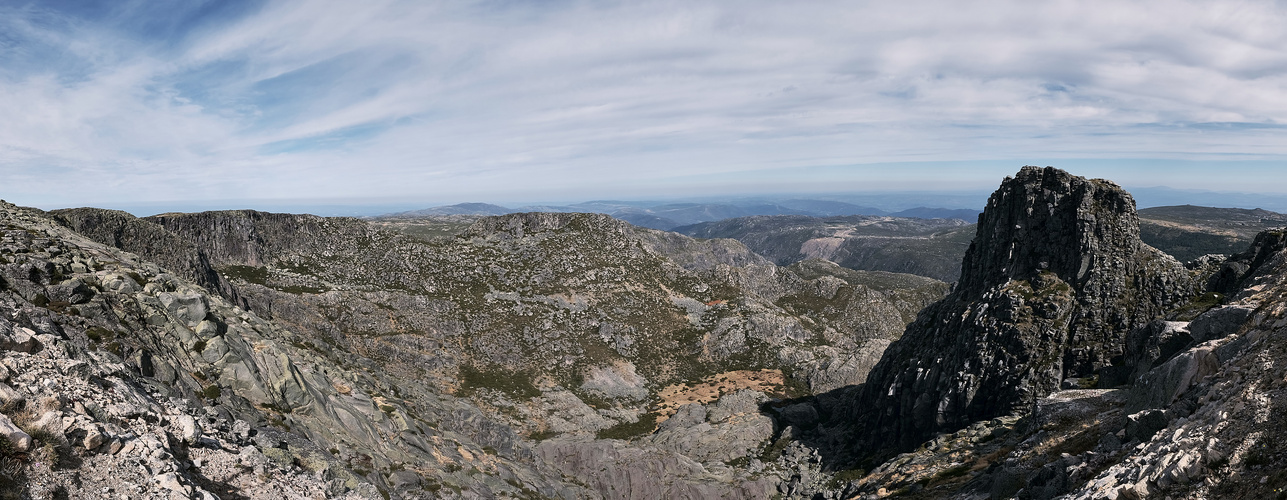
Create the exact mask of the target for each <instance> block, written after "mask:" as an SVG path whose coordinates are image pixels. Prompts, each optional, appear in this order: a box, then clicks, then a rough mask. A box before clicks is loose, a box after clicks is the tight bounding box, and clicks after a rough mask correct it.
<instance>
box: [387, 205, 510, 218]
mask: <svg viewBox="0 0 1287 500" xmlns="http://www.w3.org/2000/svg"><path fill="white" fill-rule="evenodd" d="M515 211H516V210H514V209H512V208H506V207H502V206H500V205H492V204H490V203H458V204H455V205H445V206H441V207H433V208H426V209H422V210H411V211H408V212H398V213H395V214H388V215H387V216H385V217H414V216H420V215H505V214H512V213H514V212H515Z"/></svg>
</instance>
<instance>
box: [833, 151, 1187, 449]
mask: <svg viewBox="0 0 1287 500" xmlns="http://www.w3.org/2000/svg"><path fill="white" fill-rule="evenodd" d="M1196 286H1198V284H1196V283H1195V279H1194V278H1193V277H1192V276H1191V275H1190V272H1189V271H1188V270H1186V269H1185V268H1184V267H1183V266H1182V265H1180V263H1179V262H1177V261H1175V259H1173V258H1171V257H1169V256H1167V255H1165V254H1163V253H1161V252H1159V251H1157V250H1155V249H1153V248H1151V247H1149V246H1147V245H1144V244H1143V243H1141V242H1140V240H1139V229H1138V219H1137V218H1136V215H1135V210H1134V201H1133V200H1132V199H1131V197H1130V195H1129V194H1127V193H1126V192H1125V191H1123V190H1122V189H1121V188H1120V187H1118V186H1117V185H1115V184H1113V183H1111V182H1108V181H1104V180H1098V179H1084V178H1081V177H1076V176H1073V175H1071V174H1068V173H1067V172H1063V171H1061V170H1057V169H1054V168H1036V167H1024V168H1023V169H1022V170H1020V171H1019V173H1018V174H1017V175H1016V176H1015V177H1014V178H1007V179H1006V180H1005V181H1004V182H1002V184H1001V187H1000V188H999V189H998V190H997V191H996V192H995V193H994V194H993V195H992V197H991V198H990V199H989V200H988V205H987V208H986V209H985V210H984V213H983V215H981V216H980V217H979V225H978V234H977V235H976V236H975V238H974V242H973V243H972V244H971V245H970V248H969V250H968V251H967V252H966V255H965V260H964V263H963V265H962V271H961V277H960V280H959V281H958V283H957V287H956V289H955V290H954V291H953V292H952V293H951V294H950V295H948V296H947V297H946V298H944V299H943V300H942V301H940V302H938V303H936V304H934V305H932V306H930V307H928V308H926V309H925V310H924V311H922V312H921V314H920V316H919V317H918V318H917V320H916V321H915V322H914V323H913V324H912V325H910V326H909V327H908V329H907V332H906V333H905V334H904V335H903V337H902V338H900V339H899V340H898V341H896V342H894V344H893V345H891V346H890V348H889V349H888V350H886V352H885V354H884V357H883V358H882V359H881V361H880V363H879V364H877V365H876V367H875V368H874V369H873V370H872V372H871V373H870V375H869V376H868V380H867V383H866V384H865V386H864V387H863V389H862V392H861V395H860V396H859V397H858V399H857V401H856V402H855V403H854V404H853V409H852V410H841V411H840V412H839V413H838V414H837V415H836V417H834V418H835V421H836V424H835V425H836V426H838V427H843V426H853V427H855V428H856V429H857V431H856V432H857V437H856V440H855V443H854V444H853V446H854V448H855V449H856V450H859V451H858V454H859V455H867V456H876V457H887V456H889V454H890V453H891V452H900V451H906V450H908V449H911V448H913V447H915V446H917V445H919V444H920V443H922V442H924V441H926V440H927V439H929V438H931V437H933V436H934V435H935V434H936V433H940V432H950V431H955V430H957V429H961V428H963V427H965V426H967V425H969V424H971V423H973V422H978V421H984V420H988V419H991V418H995V417H999V416H1002V415H1006V414H1009V413H1011V412H1012V411H1014V410H1016V409H1020V408H1025V407H1030V406H1031V405H1032V404H1033V403H1034V402H1035V401H1036V400H1037V399H1038V398H1040V397H1042V396H1045V395H1047V394H1049V393H1051V392H1054V391H1055V390H1057V389H1058V388H1059V387H1060V384H1061V383H1062V382H1063V381H1064V380H1066V379H1075V378H1082V377H1091V376H1094V375H1095V373H1096V370H1098V369H1101V368H1104V367H1107V366H1110V365H1111V364H1112V359H1113V358H1114V357H1117V356H1121V355H1122V354H1123V350H1124V345H1125V342H1124V340H1125V337H1126V334H1127V332H1129V331H1130V330H1131V329H1132V328H1134V327H1137V326H1139V325H1142V324H1145V323H1147V322H1149V321H1151V320H1153V319H1155V318H1158V317H1160V316H1162V315H1163V314H1164V313H1166V312H1167V311H1168V309H1169V308H1172V307H1175V306H1177V305H1179V304H1181V303H1183V302H1184V301H1186V300H1187V299H1188V298H1190V297H1192V296H1193V295H1195V292H1196V291H1197V289H1196ZM824 432H825V431H824Z"/></svg>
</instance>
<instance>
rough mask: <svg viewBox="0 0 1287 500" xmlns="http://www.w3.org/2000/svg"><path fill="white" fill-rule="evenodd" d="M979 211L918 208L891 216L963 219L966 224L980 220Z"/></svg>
mask: <svg viewBox="0 0 1287 500" xmlns="http://www.w3.org/2000/svg"><path fill="white" fill-rule="evenodd" d="M980 213H982V212H980V211H979V210H973V209H969V208H930V207H916V208H910V209H907V210H903V211H901V212H894V213H892V214H889V215H891V216H893V217H914V218H917V219H961V220H963V221H965V222H974V221H976V220H978V218H979V214H980Z"/></svg>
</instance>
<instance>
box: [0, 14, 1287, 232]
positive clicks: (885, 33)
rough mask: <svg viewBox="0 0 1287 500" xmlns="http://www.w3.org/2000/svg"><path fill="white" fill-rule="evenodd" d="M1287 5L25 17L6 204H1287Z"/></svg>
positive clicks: (1, 88) (4, 93)
mask: <svg viewBox="0 0 1287 500" xmlns="http://www.w3.org/2000/svg"><path fill="white" fill-rule="evenodd" d="M1283 26H1287V3H1284V2H1281V1H1278V2H1275V1H1249V2H1225V1H1195V2H1183V1H1139V2H1123V1H1105V2H1084V1H1050V2H1030V1H1017V2H1000V1H979V2H956V1H909V2H854V1H836V2H828V1H803V2H780V1H756V0H747V1H738V2H703V1H693V0H688V1H673V2H672V1H658V2H652V1H628V2H626V1H623V2H609V1H604V2H578V1H561V0H553V1H527V2H520V1H479V2H469V1H451V2H430V1H367V2H341V1H335V2H321V1H281V2H278V1H267V2H259V1H251V2H237V1H231V2H230V1H218V2H205V3H202V2H196V1H182V2H173V1H166V2H162V1H152V2H143V1H134V2H131V1H114V2H50V1H40V2H30V3H24V2H15V1H12V0H7V1H3V2H0V117H3V119H0V197H3V198H5V199H7V200H9V201H11V202H17V203H22V204H28V205H34V206H39V207H43V208H57V207H63V206H80V205H87V204H92V205H98V206H113V205H124V204H131V203H133V204H138V203H157V204H162V205H164V204H165V203H197V204H200V203H207V204H212V206H217V205H218V204H219V203H222V201H220V200H239V201H238V202H237V203H239V204H240V205H246V206H249V205H248V204H249V203H250V202H253V201H255V200H259V201H264V202H268V201H274V202H284V201H290V200H359V201H361V200H367V201H371V202H375V201H380V202H387V201H390V200H410V201H412V202H420V201H423V202H424V203H426V204H429V203H454V202H461V201H475V200H478V201H490V202H499V203H504V202H524V201H537V200H578V199H579V200H586V199H596V198H645V197H654V198H655V197H663V196H697V195H712V194H743V193H763V192H778V191H784V190H789V191H796V192H810V191H828V192H836V191H847V190H852V191H872V190H899V189H918V190H924V189H930V190H933V189H943V190H989V189H991V188H993V187H995V186H996V185H997V183H998V182H999V181H1000V179H1001V178H1002V177H1003V176H1005V175H1009V174H1013V173H1014V172H1015V171H1017V170H1018V168H1019V166H1021V165H1025V164H1036V165H1054V166H1060V167H1064V168H1067V169H1069V170H1071V171H1073V172H1074V173H1077V174H1081V175H1087V176H1095V177H1106V178H1109V179H1113V180H1115V181H1117V182H1118V183H1120V184H1123V185H1126V186H1128V187H1129V186H1140V187H1144V186H1170V187H1174V188H1180V189H1207V190H1217V191H1240V192H1260V193H1264V192H1275V193H1281V192H1287V182H1284V181H1285V180H1287V179H1285V176H1287V174H1284V172H1287V168H1285V167H1287V30H1284V29H1283V28H1282V27H1283Z"/></svg>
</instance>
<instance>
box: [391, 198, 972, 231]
mask: <svg viewBox="0 0 1287 500" xmlns="http://www.w3.org/2000/svg"><path fill="white" fill-rule="evenodd" d="M520 212H591V213H603V214H607V215H611V216H612V217H615V218H617V219H621V220H624V221H626V222H629V223H631V224H634V225H636V226H641V227H646V228H651V229H662V230H671V229H674V228H677V227H680V226H687V225H692V224H698V223H702V222H710V221H717V220H724V219H733V218H737V217H751V216H756V215H806V216H810V217H836V216H848V215H873V216H892V217H910V218H917V219H961V220H964V221H966V222H974V221H975V219H976V218H977V217H978V215H979V210H974V209H961V208H935V207H916V208H911V209H907V210H901V211H897V212H890V211H886V210H881V209H879V208H876V207H870V206H863V205H856V204H853V203H846V202H842V201H832V200H812V199H788V200H782V201H761V200H755V201H743V202H726V203H655V204H652V203H647V202H621V201H590V202H585V203H577V204H573V205H561V206H558V205H539V206H524V207H517V208H509V207H503V206H500V205H492V204H489V203H460V204H456V205H444V206H438V207H432V208H426V209H422V210H411V211H407V212H397V213H392V214H387V215H382V216H379V217H378V218H381V219H396V218H411V217H426V216H440V215H504V214H510V213H520Z"/></svg>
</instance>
